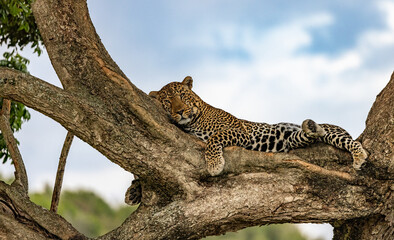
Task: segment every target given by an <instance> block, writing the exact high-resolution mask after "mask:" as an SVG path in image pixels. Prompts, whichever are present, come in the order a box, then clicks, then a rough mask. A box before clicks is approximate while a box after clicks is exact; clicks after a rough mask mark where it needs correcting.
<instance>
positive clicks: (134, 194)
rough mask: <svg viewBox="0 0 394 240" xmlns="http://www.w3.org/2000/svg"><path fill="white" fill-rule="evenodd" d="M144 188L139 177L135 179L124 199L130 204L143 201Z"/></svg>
mask: <svg viewBox="0 0 394 240" xmlns="http://www.w3.org/2000/svg"><path fill="white" fill-rule="evenodd" d="M141 198H142V188H141V182H140V180H139V179H134V180H133V181H132V182H131V185H130V187H129V188H128V189H127V191H126V194H125V199H124V201H125V202H126V203H127V204H128V205H135V204H138V203H140V202H141Z"/></svg>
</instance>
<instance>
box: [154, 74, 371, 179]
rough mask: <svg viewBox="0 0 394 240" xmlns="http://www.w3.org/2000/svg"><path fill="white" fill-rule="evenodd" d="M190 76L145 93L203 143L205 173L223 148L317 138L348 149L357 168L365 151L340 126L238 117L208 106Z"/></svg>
mask: <svg viewBox="0 0 394 240" xmlns="http://www.w3.org/2000/svg"><path fill="white" fill-rule="evenodd" d="M192 86H193V79H192V78H191V77H186V78H185V79H184V80H183V81H182V82H172V83H169V84H167V85H166V86H164V87H163V88H162V89H161V90H160V91H158V92H156V91H153V92H151V93H150V94H149V95H150V96H151V97H154V98H156V99H158V100H159V101H160V102H161V104H162V106H163V108H164V109H165V110H166V112H167V113H168V115H169V117H170V119H171V120H172V121H173V122H174V123H175V124H176V125H177V126H179V127H180V128H181V129H183V130H184V131H186V132H188V133H190V134H192V135H195V136H197V137H198V138H200V139H201V140H203V141H204V142H206V143H207V147H206V150H205V162H206V166H207V170H208V172H209V174H211V175H212V176H216V175H218V174H220V173H221V172H222V170H223V168H224V164H225V160H224V158H223V148H224V147H227V146H240V147H244V148H246V149H250V150H256V151H263V152H287V151H289V150H291V149H295V148H300V147H305V146H307V145H310V144H312V143H314V142H317V141H321V142H324V143H327V144H330V145H333V146H335V147H337V148H340V149H344V150H347V151H349V152H350V153H351V154H352V156H353V160H354V161H353V167H354V168H355V169H357V170H359V169H360V167H361V165H362V164H363V163H364V161H365V160H366V158H367V153H366V151H365V150H364V149H363V147H362V146H361V144H360V143H359V142H357V141H354V140H353V139H352V137H351V136H350V135H349V133H347V132H346V131H345V130H344V129H342V128H340V127H338V126H334V125H331V124H317V123H315V122H314V121H313V120H310V119H307V120H305V121H304V122H303V123H302V125H301V126H299V125H296V124H292V123H278V124H267V123H256V122H250V121H247V120H241V119H238V118H236V117H234V116H233V115H231V114H230V113H227V112H225V111H223V110H221V109H218V108H215V107H212V106H210V105H209V104H207V103H205V102H204V101H203V100H201V98H200V97H199V96H198V95H197V94H195V93H194V92H193V91H192V90H191V89H192Z"/></svg>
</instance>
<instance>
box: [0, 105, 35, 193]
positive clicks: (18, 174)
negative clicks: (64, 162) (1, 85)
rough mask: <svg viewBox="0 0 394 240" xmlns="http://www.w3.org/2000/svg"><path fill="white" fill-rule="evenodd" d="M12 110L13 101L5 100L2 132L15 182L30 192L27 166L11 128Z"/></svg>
mask: <svg viewBox="0 0 394 240" xmlns="http://www.w3.org/2000/svg"><path fill="white" fill-rule="evenodd" d="M10 110H11V100H8V99H5V98H3V105H2V108H1V111H0V130H1V132H2V134H3V137H4V140H5V142H6V145H7V148H8V151H9V152H10V154H11V158H12V160H13V163H14V166H15V181H14V182H17V183H19V184H20V185H21V186H22V187H23V188H24V190H25V193H26V194H27V192H28V186H29V185H28V180H27V174H26V168H25V164H24V163H23V159H22V156H21V153H20V152H19V149H18V146H17V144H16V140H15V138H14V133H13V132H12V129H11V126H10V120H9V119H10Z"/></svg>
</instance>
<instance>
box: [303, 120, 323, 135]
mask: <svg viewBox="0 0 394 240" xmlns="http://www.w3.org/2000/svg"><path fill="white" fill-rule="evenodd" d="M302 130H303V131H304V132H305V133H306V135H308V136H309V137H312V138H318V137H323V136H324V135H325V134H326V131H324V129H323V128H322V127H321V126H320V125H319V124H317V123H315V121H313V120H311V119H306V120H304V121H303V122H302Z"/></svg>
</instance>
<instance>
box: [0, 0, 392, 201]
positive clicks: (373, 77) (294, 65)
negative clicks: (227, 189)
mask: <svg viewBox="0 0 394 240" xmlns="http://www.w3.org/2000/svg"><path fill="white" fill-rule="evenodd" d="M88 6H89V9H90V14H91V18H92V20H93V23H94V24H95V27H96V30H97V32H98V34H99V35H100V37H101V39H102V41H103V43H104V45H105V46H106V48H107V50H108V51H109V53H110V54H111V56H112V57H113V59H114V60H115V61H116V62H117V63H118V64H119V66H120V67H121V68H122V69H123V71H124V72H125V73H126V75H127V76H128V77H129V78H130V79H131V81H132V82H133V83H135V85H136V86H137V87H139V88H140V89H142V90H143V91H145V92H147V93H148V92H149V91H151V90H158V89H160V88H161V87H162V86H163V85H165V84H166V83H168V82H171V81H180V80H182V79H183V78H184V77H185V76H186V75H191V76H192V77H193V78H194V81H195V83H194V90H195V92H196V93H197V94H199V95H200V96H201V97H202V98H203V99H204V100H205V101H206V102H208V103H210V104H211V105H214V106H216V107H220V108H223V109H225V110H227V111H229V112H231V113H232V114H234V115H236V116H238V117H240V118H244V119H248V120H253V121H259V122H268V123H276V122H294V123H301V122H302V121H303V120H304V119H306V118H312V119H314V120H316V121H317V122H329V123H333V124H337V125H340V126H342V127H344V128H345V129H347V130H348V131H349V132H350V133H351V135H353V136H354V137H358V136H359V135H360V134H361V132H362V131H363V129H364V126H365V120H366V117H367V114H368V111H369V109H370V107H371V106H372V103H373V101H374V99H375V97H376V95H377V94H378V93H379V92H380V90H381V89H383V87H384V86H385V85H386V84H387V82H388V80H389V78H390V75H391V74H392V72H393V70H394V68H393V66H394V58H393V57H392V53H393V52H394V3H393V2H392V1H375V0H374V1H372V0H370V1H366V0H357V1H355V0H332V1H283V0H280V1H266V0H265V1H257V0H256V1H253V0H244V1H229V0H227V1H225V0H209V1H208V0H200V1H185V0H183V1H181V0H166V1H164V0H160V1H158V0H156V1H149V0H144V1H143V0H140V1H130V0H129V1H126V0H122V1H104V0H94V1H92V0H90V1H88ZM0 51H4V47H2V48H0ZM24 55H25V56H27V57H28V58H30V60H31V64H30V65H29V71H30V73H31V74H33V75H35V76H37V77H40V78H42V79H44V80H46V81H48V82H51V83H53V84H55V85H57V86H60V83H59V81H58V80H57V77H56V74H55V72H54V71H53V69H52V67H51V65H50V61H49V59H48V57H47V55H46V54H45V53H44V54H43V56H42V57H39V58H37V57H36V56H34V55H32V54H31V52H29V50H27V49H26V51H25V52H24ZM31 113H32V119H31V120H30V121H29V122H27V123H25V124H24V126H23V128H22V131H20V132H19V133H17V137H18V139H19V140H20V142H21V145H20V149H21V152H22V155H23V156H24V159H25V162H26V166H27V171H28V174H29V180H30V189H31V190H32V191H34V190H39V189H42V188H43V186H44V184H45V183H49V184H52V183H53V181H54V179H55V174H56V167H57V161H58V158H59V155H60V151H61V147H62V144H63V140H64V138H65V136H66V131H65V130H64V129H63V128H62V127H61V126H60V125H59V124H57V123H56V122H54V121H52V120H50V119H48V118H47V117H45V116H42V115H41V114H39V113H37V112H35V111H33V110H31ZM12 171H13V169H12V166H9V165H3V166H1V167H0V172H3V173H9V174H10V173H12ZM64 181H65V182H64V185H65V187H66V188H76V187H83V188H90V189H94V190H95V191H97V192H99V193H101V194H102V195H103V196H105V197H106V199H108V200H109V201H111V202H113V203H119V202H121V201H122V200H123V193H124V192H125V190H126V189H127V187H128V185H129V183H130V181H131V176H130V174H129V173H127V172H125V171H123V170H122V169H120V168H119V167H118V166H117V165H115V164H112V163H111V162H109V161H108V160H107V159H105V158H104V157H103V156H101V155H100V154H99V153H98V152H97V151H95V150H94V149H92V148H91V147H90V146H88V145H87V144H86V143H83V142H82V141H80V140H78V139H75V140H74V142H73V145H72V147H71V150H70V156H69V159H68V163H67V166H66V172H65V178H64ZM114 186H117V187H114Z"/></svg>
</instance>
